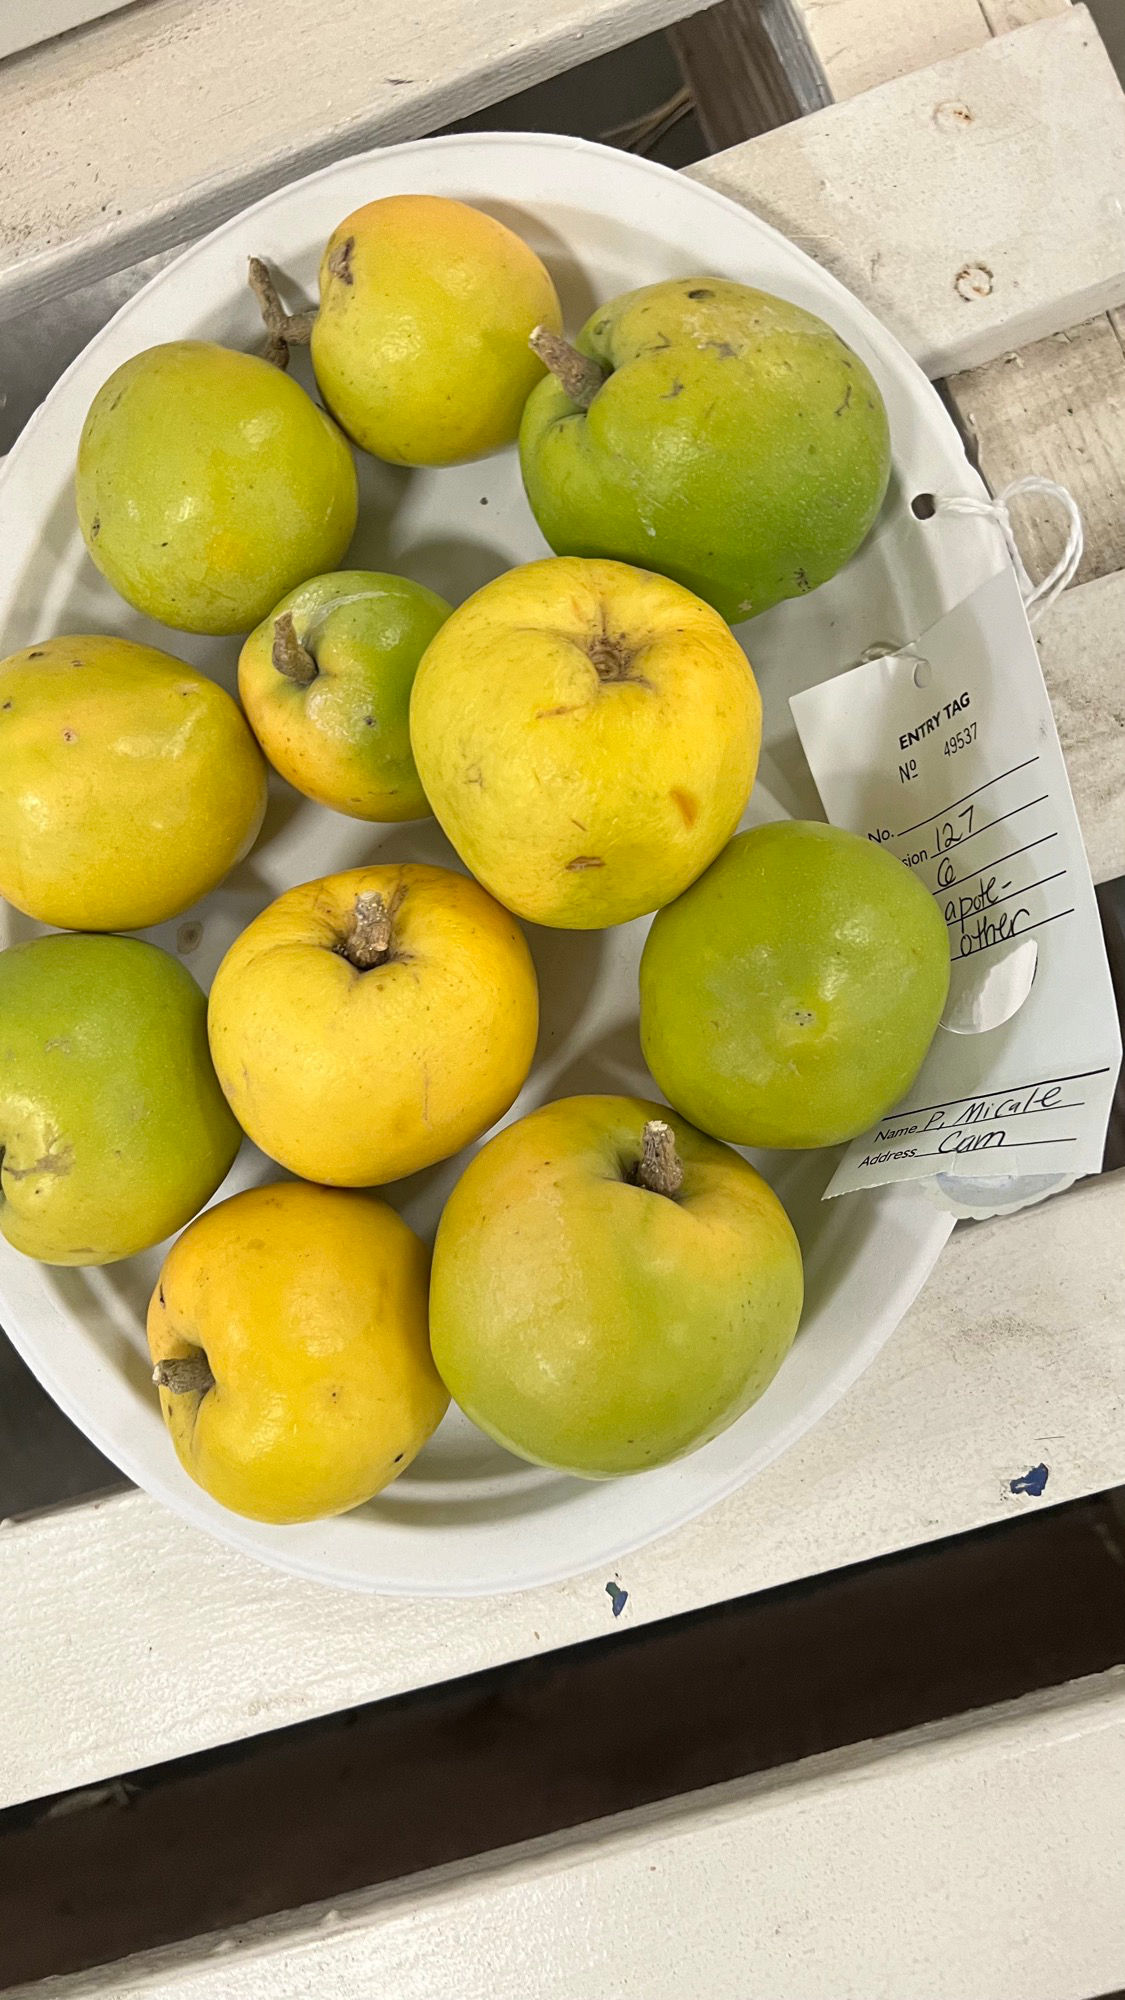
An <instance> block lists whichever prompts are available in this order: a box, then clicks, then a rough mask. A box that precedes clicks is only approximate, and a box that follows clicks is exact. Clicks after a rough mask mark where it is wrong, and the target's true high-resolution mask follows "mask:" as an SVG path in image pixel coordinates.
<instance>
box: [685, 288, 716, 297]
mask: <svg viewBox="0 0 1125 2000" xmlns="http://www.w3.org/2000/svg"><path fill="white" fill-rule="evenodd" d="M714 296H715V294H714V292H712V291H708V290H707V288H706V286H704V285H701V286H700V287H699V289H698V290H697V291H694V292H689V293H688V297H689V299H713V298H714Z"/></svg>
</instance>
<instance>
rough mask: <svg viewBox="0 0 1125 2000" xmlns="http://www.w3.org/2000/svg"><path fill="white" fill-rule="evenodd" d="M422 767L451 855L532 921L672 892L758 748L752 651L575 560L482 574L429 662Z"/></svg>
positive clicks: (414, 721) (699, 858) (616, 917)
mask: <svg viewBox="0 0 1125 2000" xmlns="http://www.w3.org/2000/svg"><path fill="white" fill-rule="evenodd" d="M410 737H411V744H412V747H413V750H414V759H415V762H416V764H417V766H418V774H419V777H420V778H421V780H422V784H423V786H424V788H425V791H426V795H427V797H428V799H429V801H430V804H431V806H432V807H433V810H434V812H435V814H436V815H437V818H438V819H439V820H440V822H441V824H442V826H443V827H444V829H445V832H446V833H447V834H448V836H449V838H450V840H451V841H452V842H453V845H454V847H455V848H456V849H457V852H458V854H459V855H460V856H461V858H462V860H463V861H464V862H465V863H466V864H467V865H468V867H470V868H471V869H472V871H473V874H474V875H476V876H477V877H478V878H479V880H480V881H481V882H483V883H484V885H485V888H486V889H490V890H491V891H492V894H493V895H494V896H497V897H498V898H499V900H500V901H501V902H502V903H505V904H507V906H508V908H509V909H511V910H515V911H516V912H517V913H518V914H519V915H520V916H521V917H526V918H528V919H529V920H530V921H531V922H533V923H538V924H554V925H557V926H560V927H561V928H563V929H573V930H598V929H601V928H602V927H603V926H604V925H606V924H619V923H624V922H625V921H626V920H627V919H628V918H630V917H637V916H640V915H642V913H643V912H645V911H646V910H654V909H656V908H657V907H658V906H659V905H660V904H662V903H667V902H670V901H671V899H672V898H673V896H678V895H679V894H680V891H681V890H682V889H686V888H687V886H688V884H689V882H694V880H695V878H696V876H697V875H699V874H701V873H702V871H703V869H704V868H706V866H707V864H708V862H709V861H712V860H713V859H714V857H715V855H716V854H717V853H718V852H719V849H720V848H721V847H722V846H723V845H724V843H725V842H726V841H727V840H728V839H729V837H730V835H731V834H732V833H733V832H734V829H735V827H736V826H737V825H738V821H739V819H740V818H741V815H742V811H743V808H744V807H745V804H746V801H747V798H748V797H749V793H750V787H751V785H752V783H753V781H754V773H755V770H756V769H757V764H758V749H759V745H760V741H761V701H760V699H759V695H758V688H757V683H756V682H755V679H754V676H753V673H752V672H751V669H750V663H749V661H748V660H747V658H746V655H745V653H744V652H743V651H742V648H741V647H740V646H739V644H738V641H737V640H736V639H735V638H734V636H733V634H732V633H731V631H730V629H729V627H728V626H727V625H725V624H724V622H723V620H722V619H721V618H720V617H719V615H718V613H717V612H715V611H712V610H711V608H710V606H709V605H706V604H704V603H703V602H702V601H701V599H700V598H698V597H694V596H693V595H692V593H691V592H690V591H689V590H685V589H684V588H683V586H682V585H681V584H678V583H672V582H670V581H669V579H668V578H667V577H663V576H653V575H651V574H650V573H649V571H647V570H642V569H631V568H630V567H628V566H627V565H626V564H625V563H616V562H600V561H597V562H589V561H585V560H583V559H582V558H580V557H577V556H565V557H557V558H555V559H554V560H552V561H548V562H536V563H528V564H527V565H526V566H525V567H524V568H522V569H514V570H509V571H508V573H507V574H506V575H505V576H501V577H497V579H496V581H495V582H494V583H489V584H486V585H485V587H484V589H483V590H478V591H477V593H476V595H475V596H474V597H470V598H469V600H468V602H467V603H465V604H463V605H462V606H461V608H460V610H458V611H455V612H454V613H453V616H452V617H451V618H449V619H447V621H446V623H445V624H444V625H443V626H442V628H441V630H440V632H438V634H437V636H436V637H435V638H434V639H433V640H432V641H431V642H430V645H429V646H428V647H427V649H426V652H425V653H424V655H423V657H422V663H421V665H420V667H419V669H418V673H417V677H416V679H415V682H414V691H413V694H412V697H411V706H410Z"/></svg>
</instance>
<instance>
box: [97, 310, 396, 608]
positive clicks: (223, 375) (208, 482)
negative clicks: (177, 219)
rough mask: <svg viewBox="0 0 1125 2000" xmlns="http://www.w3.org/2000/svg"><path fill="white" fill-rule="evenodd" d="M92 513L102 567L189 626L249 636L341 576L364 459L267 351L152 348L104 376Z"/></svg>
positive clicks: (190, 344) (145, 603) (133, 598)
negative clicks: (308, 591) (287, 599)
mask: <svg viewBox="0 0 1125 2000" xmlns="http://www.w3.org/2000/svg"><path fill="white" fill-rule="evenodd" d="M77 500H78V521H79V526H80V527H81V529H82V535H83V539H84V541H85V543H86V547H87V548H88V550H89V551H90V554H91V556H92V557H93V559H94V561H95V563H96V564H97V566H98V568H99V569H100V570H101V572H102V575H103V576H105V577H107V578H108V579H109V581H110V583H111V584H112V585H113V587H114V589H115V590H118V591H120V593H121V595H122V597H124V598H125V599H126V601H127V602H128V603H129V604H131V605H133V606H134V608H135V609H136V610H138V611H143V612H144V613H145V614H146V616H148V617H150V618H158V619H160V621H161V623H162V624H164V625H174V626H176V627H177V628H178V629H179V630H180V631H184V632H216V633H227V632H246V631H248V630H249V628H250V626H251V625H256V624H257V623H258V621H259V619H262V618H264V617H265V615H266V613H267V611H268V610H269V609H270V606H271V605H273V604H276V602H277V600H278V598H279V597H281V596H282V595H283V594H284V592H285V591H287V590H292V588H293V586H294V585H295V584H298V583H301V582H303V581H304V579H305V577H307V576H314V575H315V574H316V573H317V572H318V571H319V570H326V569H332V568H334V567H335V565H336V564H337V563H338V562H339V560H340V558H341V556H342V555H343V553H344V551H345V549H346V548H347V546H348V543H349V542H350V541H351V538H352V535H353V533H354V531H355V523H356V509H357V505H358V498H357V486H356V473H355V465H354V463H353V461H352V455H351V452H350V450H349V449H348V446H347V443H346V442H345V440H344V438H343V437H342V436H341V434H340V432H339V431H338V430H337V428H336V425H335V424H334V423H333V422H332V419H331V418H330V417H327V416H325V414H324V411H323V410H320V409H318V408H317V406H316V404H315V403H314V402H313V401H312V399H311V397H309V396H307V395H306V394H305V392H304V390H303V389H302V388H301V387H300V385H299V384H298V383H297V382H293V381H291V380H290V378H289V377H288V376H287V375H284V374H283V373H282V372H281V370H280V369H278V368H275V367H273V366H272V365H271V363H269V362H268V361H262V360H259V359H258V358H257V356H255V355H252V354H237V353H235V352H234V351H233V350H232V349H231V348H228V347H214V346H212V345H210V343H208V342H206V341H201V340H175V341H170V342H169V343H168V344H167V346H164V347H150V348H148V349H146V351H145V352H144V353H143V354H137V355H134V357H133V359H132V360H131V361H126V362H125V363H124V364H123V365H122V366H121V367H120V368H118V369H117V370H116V371H115V372H114V374H112V375H111V376H110V378H109V380H108V382H105V383H103V385H102V387H101V388H100V389H99V391H98V393H97V395H96V396H95V398H94V400H93V402H92V403H91V405H90V409H89V412H88V414H87V417H86V421H85V423H84V425H83V426H82V437H81V440H80V442H79V446H78V479H77Z"/></svg>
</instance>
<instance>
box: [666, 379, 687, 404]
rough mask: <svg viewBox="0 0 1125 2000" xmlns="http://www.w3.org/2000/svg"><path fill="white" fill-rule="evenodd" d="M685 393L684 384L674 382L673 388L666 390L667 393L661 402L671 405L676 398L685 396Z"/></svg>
mask: <svg viewBox="0 0 1125 2000" xmlns="http://www.w3.org/2000/svg"><path fill="white" fill-rule="evenodd" d="M683 393H684V385H683V383H682V382H673V384H672V387H671V388H670V389H666V390H665V392H664V394H663V395H662V396H661V398H660V400H661V402H662V403H670V402H672V401H673V400H674V398H675V397H676V396H682V395H683Z"/></svg>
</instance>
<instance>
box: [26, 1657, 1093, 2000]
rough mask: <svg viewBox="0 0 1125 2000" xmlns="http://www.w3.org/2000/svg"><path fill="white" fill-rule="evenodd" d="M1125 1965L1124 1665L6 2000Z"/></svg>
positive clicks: (548, 1998) (760, 1992) (449, 1998)
mask: <svg viewBox="0 0 1125 2000" xmlns="http://www.w3.org/2000/svg"><path fill="white" fill-rule="evenodd" d="M1123 1980H1125V1672H1123V1670H1121V1669H1117V1670H1114V1671H1112V1672H1110V1673H1107V1674H1105V1675H1101V1676H1097V1677H1094V1678H1091V1679H1090V1680H1087V1681H1078V1682H1075V1683H1073V1684H1072V1685H1071V1686H1070V1687H1068V1688H1061V1689H1057V1690H1054V1691H1052V1693H1051V1694H1049V1695H1047V1696H1046V1697H1041V1696H1040V1697H1033V1698H1031V1699H1029V1700H1026V1701H1023V1702H1020V1703H1010V1704H1006V1705H1005V1706H1003V1707H999V1708H995V1709H991V1710H988V1709H986V1710H983V1711H980V1712H979V1713H978V1714H976V1715H970V1716H966V1717H962V1718H960V1719H959V1720H958V1721H956V1722H954V1723H948V1724H942V1725H940V1726H939V1727H936V1728H934V1727H930V1728H928V1729H925V1730H917V1731H913V1732H911V1733H910V1734H909V1735H904V1736H899V1737H890V1738H887V1739H885V1740H884V1741H883V1742H881V1743H876V1744H864V1745H859V1746H857V1747H856V1748H854V1749H850V1750H847V1751H844V1752H835V1753H833V1754H830V1755H829V1756H826V1757H817V1758H811V1759H809V1760H808V1761H807V1762H806V1763H803V1764H797V1765H792V1766H790V1767H789V1768H788V1769H785V1770H781V1771H775V1772H771V1773H768V1774H767V1775H765V1776H763V1777H759V1778H753V1779H749V1780H740V1781H738V1782H737V1783H735V1784H732V1785H723V1786H717V1787H715V1788H714V1789H712V1790H709V1791H705V1792H697V1793H695V1794H694V1795H691V1796H688V1797H686V1798H683V1799H679V1800H676V1801H675V1802H674V1803H672V1804H670V1805H667V1806H663V1807H658V1808H655V1809H648V1810H646V1811H642V1812H639V1813H630V1814H625V1815H622V1816H621V1817H620V1818H618V1819H615V1820H611V1821H607V1822H603V1823H601V1824H600V1825H598V1826H596V1827H586V1828H581V1829H579V1830H578V1831H577V1832H575V1833H571V1834H568V1835H565V1836H563V1837H561V1838H558V1837H556V1838H554V1839H551V1840H547V1841H540V1842H534V1843H530V1844H529V1845H527V1846H525V1847H522V1848H513V1849H509V1850H508V1851H507V1852H506V1853H501V1854H498V1855H494V1856H491V1857H489V1858H488V1859H487V1860H485V1861H483V1862H476V1863H473V1864H469V1865H467V1866H466V1865H461V1866H458V1867H456V1868H448V1869H443V1870H440V1871H435V1872H434V1873H430V1874H426V1875H420V1876H416V1877H414V1878H413V1880H412V1881H409V1882H407V1883H404V1884H402V1885H399V1886H398V1887H396V1888H391V1889H384V1890H375V1891H370V1890H369V1891H366V1892H363V1893H361V1894H357V1895H352V1896H348V1897H346V1898H344V1899H342V1900H341V1901H340V1903H339V1904H338V1905H337V1906H335V1907H330V1906H328V1905H319V1906H316V1907H313V1908H310V1909H306V1910H302V1911H296V1912H291V1913H287V1914H286V1915H284V1916H281V1917H277V1918H272V1919H269V1920H267V1921H265V1922H262V1923H257V1924H254V1925H251V1926H249V1927H248V1928H247V1929H246V1930H244V1931H243V1932H241V1933H238V1934H228V1935H227V1936H221V1937H212V1938H210V1939H197V1940H194V1941H193V1942H192V1943H190V1944H187V1945H184V1946H178V1947H175V1948H173V1949H172V1950H169V1951H163V1952H157V1953H153V1954H150V1955H148V1954H146V1955H145V1956H144V1957H140V1958H136V1959H132V1960H127V1961H125V1962H124V1963H123V1964H119V1965H117V1966H107V1967H103V1968H101V1969H100V1970H99V1971H97V1972H94V1973H90V1974H85V1975H82V1976H80V1977H78V1978H71V1979H62V1980H58V1981H46V1982H43V1983H42V1984H40V1985H37V1986H35V1987H23V1988H19V1989H17V1990H16V1991H15V1992H13V1994H12V1996H11V2000H110V1996H112V2000H212V1996H216V1995H218V1994H221V1995H222V2000H372V1996H373V1995H382V1994H386V1995H388V1996H390V1995H393V1996H394V2000H626V1996H638V2000H684V1996H685V1995H692V1996H694V1995H704V1994H706V1995H707V1996H708V2000H934V1996H940V2000H1012V1997H1013V1995H1016V1994H1021V1993H1028V1994H1034V1996H1035V2000H1087V1996H1089V1995H1091V1994H1095V1993H1106V1992H1108V1991H1110V1990H1113V1989H1116V1988H1118V1987H1119V1986H1120V1984H1121V1982H1122V1981H1123Z"/></svg>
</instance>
